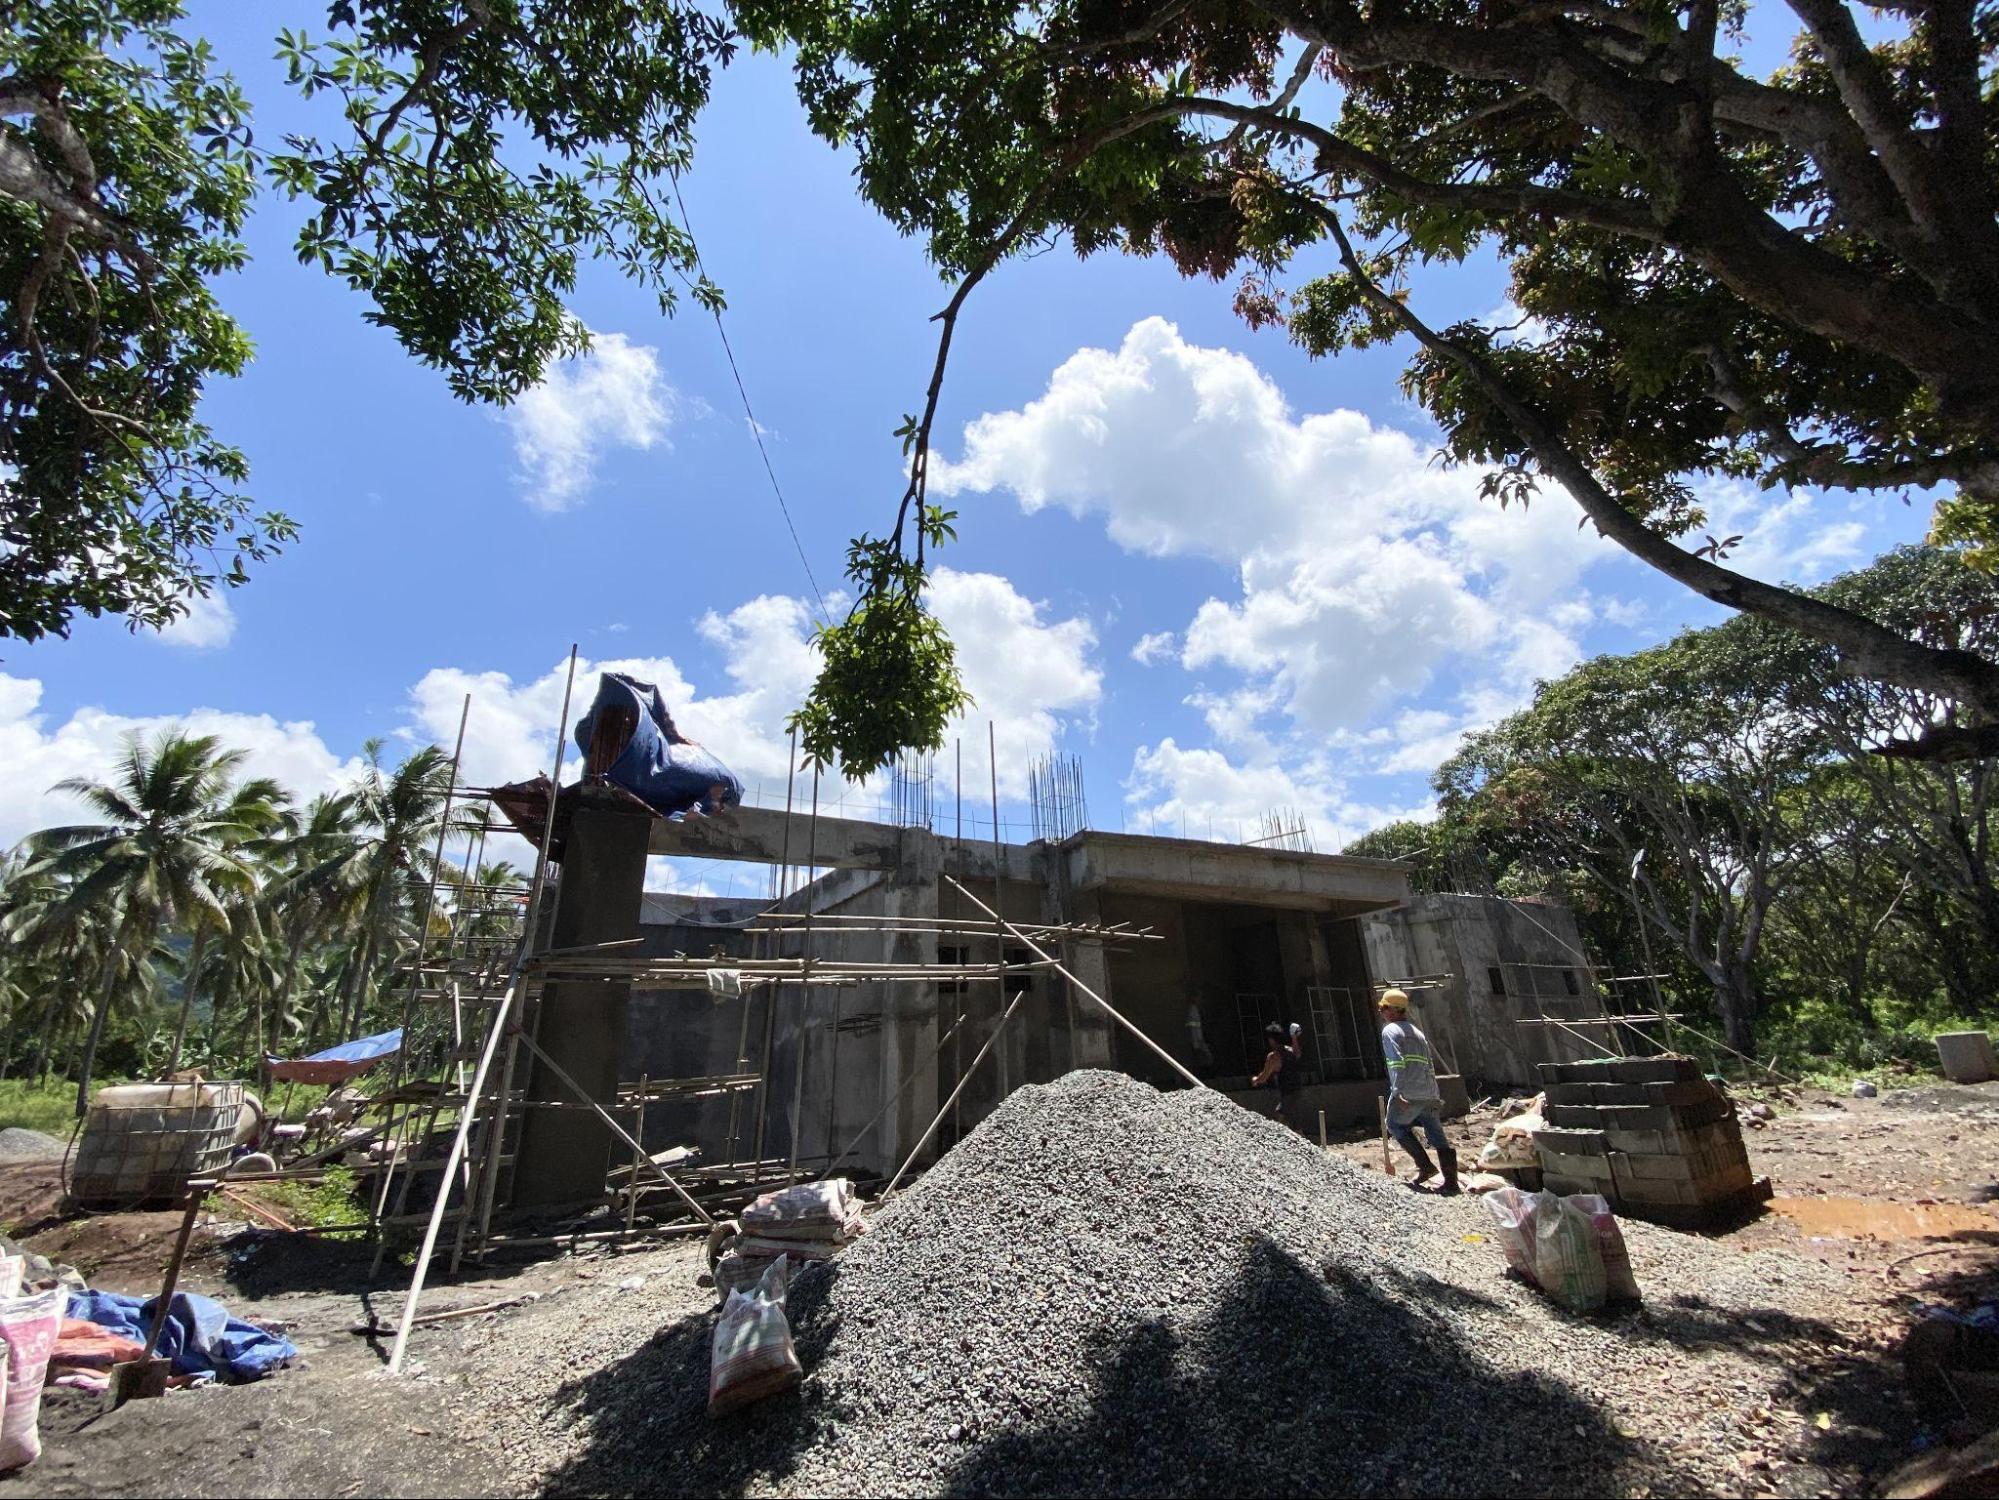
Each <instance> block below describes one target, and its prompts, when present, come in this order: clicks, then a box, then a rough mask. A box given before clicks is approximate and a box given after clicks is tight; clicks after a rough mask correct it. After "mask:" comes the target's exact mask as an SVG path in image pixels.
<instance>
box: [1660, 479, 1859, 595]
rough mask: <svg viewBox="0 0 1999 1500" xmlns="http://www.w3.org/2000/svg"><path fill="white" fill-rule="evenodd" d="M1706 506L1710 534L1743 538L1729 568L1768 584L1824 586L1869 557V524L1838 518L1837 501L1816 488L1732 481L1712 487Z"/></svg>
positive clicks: (1691, 541)
mask: <svg viewBox="0 0 1999 1500" xmlns="http://www.w3.org/2000/svg"><path fill="white" fill-rule="evenodd" d="M1701 502H1702V504H1703V505H1704V506H1705V508H1706V510H1707V513H1708V525H1707V527H1706V531H1707V532H1708V533H1710V534H1712V535H1713V536H1715V537H1717V538H1722V539H1726V538H1728V537H1731V536H1737V535H1739V536H1741V538H1742V541H1741V542H1740V543H1739V544H1738V545H1737V546H1736V547H1735V548H1733V549H1732V550H1731V551H1730V553H1729V555H1728V556H1727V558H1725V559H1724V562H1725V564H1726V566H1728V567H1730V568H1732V569H1734V570H1735V571H1736V572H1738V573H1747V574H1748V575H1749V576H1750V577H1752V578H1760V579H1762V580H1763V581H1764V582H1766V583H1794V584H1801V585H1806V586H1809V585H1812V584H1817V583H1822V582H1824V581H1825V579H1826V578H1828V577H1829V576H1831V575H1832V574H1833V573H1836V572H1838V571H1839V570H1840V569H1841V568H1844V567H1850V566H1853V565H1855V564H1857V563H1859V562H1861V561H1862V560H1863V559H1864V558H1865V556H1866V548H1865V545H1864V542H1865V539H1866V535H1867V528H1866V526H1864V525H1863V524H1862V523H1861V522H1859V521H1855V520H1851V519H1848V520H1839V519H1835V517H1834V516H1833V515H1832V514H1831V512H1832V511H1833V508H1834V502H1832V501H1831V500H1828V499H1827V498H1826V497H1825V496H1824V495H1821V494H1819V493H1818V492H1817V491H1814V490H1792V491H1790V492H1788V493H1786V494H1783V495H1779V494H1777V493H1776V492H1774V491H1770V490H1760V489H1757V488H1756V487H1755V486H1754V485H1751V484H1748V483H1746V482H1744V481H1742V480H1739V479H1732V480H1725V481H1721V482H1718V483H1715V484H1712V485H1710V486H1708V487H1706V488H1705V489H1704V490H1703V491H1702V492H1701ZM1700 540H1705V537H1702V538H1700V539H1698V540H1696V539H1692V538H1683V539H1682V545H1698V542H1699V541H1700Z"/></svg>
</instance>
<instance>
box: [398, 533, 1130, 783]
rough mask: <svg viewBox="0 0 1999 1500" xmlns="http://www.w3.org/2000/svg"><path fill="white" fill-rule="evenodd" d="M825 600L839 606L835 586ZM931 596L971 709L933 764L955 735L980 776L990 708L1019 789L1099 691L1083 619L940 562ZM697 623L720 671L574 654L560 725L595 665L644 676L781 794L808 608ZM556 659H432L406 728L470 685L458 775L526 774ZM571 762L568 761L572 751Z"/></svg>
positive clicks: (782, 606)
mask: <svg viewBox="0 0 1999 1500" xmlns="http://www.w3.org/2000/svg"><path fill="white" fill-rule="evenodd" d="M830 602H831V604H832V607H833V608H835V609H839V608H840V607H841V603H842V601H840V600H839V599H837V598H835V599H833V600H832V601H830ZM930 603H931V607H932V608H933V609H934V610H935V611H936V613H937V616H938V618H939V619H940V620H942V621H943V623H944V625H945V628H946V629H948V630H949V631H950V632H951V635H952V639H953V640H954V641H955V642H956V643H957V646H958V657H959V666H960V669H961V670H962V672H963V673H964V676H965V683H966V686H967V688H968V689H969V690H970V691H971V693H972V696H973V698H974V699H975V704H974V707H973V708H972V709H971V711H970V712H969V713H968V714H967V715H965V717H964V718H963V719H961V720H960V721H959V722H957V723H955V724H953V725H952V726H951V727H950V728H949V729H947V731H946V735H945V743H946V747H947V748H946V751H945V753H944V755H942V756H940V757H939V765H938V768H937V769H938V773H939V775H940V776H941V777H942V778H943V781H944V784H946V785H948V784H949V779H950V776H951V774H952V772H953V770H954V768H955V765H956V757H955V755H954V754H953V753H952V748H951V747H952V744H953V741H957V742H959V743H961V744H962V746H963V750H964V763H965V779H966V782H967V785H968V786H970V787H975V788H978V789H984V788H985V787H986V786H987V785H988V781H987V769H986V765H987V756H986V721H987V720H988V719H991V720H992V721H993V725H994V732H995V737H996V739H997V740H998V743H999V749H1000V792H1001V795H1002V796H1006V797H1018V796H1020V795H1021V794H1022V793H1023V792H1024V791H1025V790H1026V784H1027V766H1028V763H1029V762H1030V761H1031V760H1032V759H1033V758H1034V757H1035V756H1038V755H1041V754H1045V753H1046V752H1047V751H1048V750H1049V749H1050V748H1051V747H1052V746H1053V745H1054V744H1055V743H1056V742H1057V741H1058V740H1059V739H1060V738H1061V736H1062V735H1063V734H1065V733H1066V732H1068V731H1069V730H1070V728H1071V727H1072V726H1082V725H1086V724H1087V723H1088V719H1089V714H1090V712H1091V711H1092V710H1093V709H1094V707H1095V705H1096V703H1097V702H1098V700H1099V699H1100V698H1101V696H1102V693H1103V674H1102V671H1101V670H1100V669H1099V668H1098V667H1097V666H1096V664H1095V662H1094V659H1093V652H1094V649H1095V645H1096V635H1095V632H1094V630H1093V629H1092V628H1091V626H1090V624H1089V622H1088V621H1087V620H1083V619H1067V620H1055V619H1050V618H1048V614H1047V610H1046V607H1045V606H1044V605H1040V604H1037V603H1035V602H1034V601H1033V600H1030V599H1028V598H1026V597H1025V596H1023V595H1022V594H1021V593H1019V591H1018V590H1016V589H1015V588H1014V586H1013V585H1012V583H1010V582H1009V581H1008V580H1007V579H1005V578H1002V577H1000V576H999V575H997V574H993V573H964V572H959V571H957V570H955V569H951V568H940V569H939V570H938V571H937V572H936V574H934V575H933V577H932V580H931V595H930ZM697 629H698V631H699V633H700V635H701V636H702V638H703V639H704V640H706V641H707V642H708V643H709V644H710V645H711V646H713V647H714V648H715V649H716V650H717V652H718V654H719V655H720V657H721V661H722V671H723V676H724V678H725V679H726V682H725V683H720V684H710V685H709V687H708V690H706V691H704V690H703V688H702V687H701V686H699V685H697V683H696V682H695V681H693V680H692V679H691V678H690V677H689V675H688V673H687V671H686V670H684V669H683V667H682V665H681V663H680V662H679V661H678V660H677V659H676V658H673V657H667V656H657V657H641V656H632V657H622V658H617V659H612V660H602V661H598V660H582V659H579V661H578V664H577V697H578V700H579V701H578V702H577V703H576V704H575V705H573V706H572V708H571V710H570V722H571V725H572V727H573V725H574V722H575V719H576V717H577V715H579V714H580V713H581V712H582V710H583V708H584V707H585V706H587V699H588V695H589V694H590V693H591V692H592V691H594V689H595V685H596V674H597V673H598V672H600V671H614V672H625V673H628V674H629V675H631V676H633V677H637V678H639V679H640V680H642V681H645V682H651V683H655V684H657V685H658V687H659V690H660V692H661V694H662V695H663V696H664V697H665V699H666V702H667V705H668V707H669V708H670V709H671V710H672V712H673V716H674V722H675V723H676V724H677V725H678V726H679V728H680V730H681V732H682V733H684V734H686V735H688V736H689V737H690V738H692V739H695V740H698V741H700V742H701V743H702V744H703V745H706V746H707V747H708V748H709V749H711V750H713V751H714V752H715V754H716V755H718V756H720V757H721V759H722V760H723V762H724V763H725V764H727V765H728V766H729V767H730V768H731V769H732V770H734V771H735V773H736V774H737V775H738V776H740V777H741V778H742V780H743V783H744V786H745V788H746V789H747V791H748V793H749V795H750V796H751V797H752V798H756V797H758V795H759V790H760V789H761V800H763V801H764V802H766V803H771V804H776V805H781V804H782V802H783V797H784V780H785V758H786V754H787V749H788V744H789V738H788V735H787V733H786V731H785V728H784V721H785V719H786V718H787V717H789V715H790V714H791V712H792V710H793V709H795V708H796V707H797V706H798V705H799V703H800V702H801V701H803V699H804V697H805V695H806V693H807V692H808V691H809V690H810V688H811V686H812V680H813V678H814V677H815V676H816V675H817V673H818V658H817V656H816V655H815V654H814V653H813V651H812V648H811V644H810V636H811V630H812V616H811V613H810V611H809V610H808V609H807V607H806V605H805V604H804V603H803V602H802V601H801V600H798V599H794V598H790V597H788V596H784V595H776V594H767V595H762V596H759V597H758V598H755V599H751V600H749V601H748V602H746V603H744V604H740V605H738V606H737V607H736V608H734V609H732V610H729V611H727V612H726V613H723V612H720V611H711V612H710V613H709V614H707V615H705V616H703V617H702V619H701V620H700V622H699V623H698V626H697ZM567 669H568V664H567V662H566V660H565V661H562V662H557V663H555V664H553V665H551V666H550V668H549V669H548V670H547V671H546V672H543V673H542V674H540V675H539V676H537V677H533V678H530V679H527V680H525V681H521V682H516V681H515V680H514V679H513V678H512V677H511V676H509V675H508V674H506V673H503V672H494V671H485V672H474V671H468V670H466V669H464V668H458V667H440V668H437V669H434V670H433V671H431V672H428V673H426V674H425V675H424V677H423V679H422V680H421V681H419V682H418V683H417V684H416V686H415V687H414V688H413V689H412V690H411V704H412V710H413V724H412V729H411V733H412V734H413V735H414V736H416V737H420V738H424V739H431V740H436V741H439V742H440V743H443V744H446V745H449V744H450V743H451V742H452V737H453V736H454V735H455V734H456V733H457V729H458V716H459V712H460V709H461V707H462V706H463V703H464V699H465V695H466V694H467V693H468V692H469V693H470V694H471V695H472V710H471V717H470V719H469V721H468V724H467V728H466V736H465V767H466V775H467V777H468V778H469V779H470V780H472V781H473V782H474V783H476V784H479V785H490V784H492V783H493V782H496V781H511V780H515V779H518V778H520V777H523V776H528V775H532V774H533V772H534V771H535V770H536V769H537V768H545V767H546V766H548V765H549V764H550V761H551V758H552V755H553V751H554V745H555V727H556V719H557V717H558V716H559V714H560V712H561V708H562V686H563V678H564V674H565V673H566V671H567ZM717 689H719V690H717ZM569 763H570V764H571V765H572V766H573V765H574V763H575V757H574V755H573V754H571V755H570V756H569ZM572 774H573V773H572ZM879 791H880V788H879V787H876V786H873V785H872V784H870V785H868V786H864V787H861V788H857V789H856V788H849V787H848V786H847V784H846V783H845V782H844V781H843V780H842V779H840V778H838V777H835V778H832V779H829V780H828V781H826V782H825V783H824V784H823V785H822V788H821V799H822V806H827V807H832V808H836V809H841V810H844V811H845V812H847V814H848V815H850V816H862V817H872V816H874V815H875V813H876V811H877V807H876V801H877V798H878V795H879ZM849 804H851V805H849Z"/></svg>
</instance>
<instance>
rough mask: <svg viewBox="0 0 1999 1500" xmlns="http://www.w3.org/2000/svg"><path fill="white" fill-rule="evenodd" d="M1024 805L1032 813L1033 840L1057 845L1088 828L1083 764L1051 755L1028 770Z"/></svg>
mask: <svg viewBox="0 0 1999 1500" xmlns="http://www.w3.org/2000/svg"><path fill="white" fill-rule="evenodd" d="M1027 802H1028V806H1029V807H1030V808H1031V809H1032V810H1033V816H1034V836H1035V838H1037V839H1045V840H1047V841H1048V842H1050V843H1057V844H1059V843H1060V842H1062V840H1063V839H1066V838H1068V837H1069V836H1070V835H1072V834H1077V833H1081V832H1082V831H1083V830H1084V829H1085V828H1088V827H1089V826H1090V809H1089V804H1088V803H1087V802H1086V801H1085V800H1084V797H1083V762H1082V761H1081V760H1079V759H1078V758H1077V757H1075V756H1073V755H1057V754H1056V753H1055V752H1054V751H1052V750H1051V751H1049V752H1048V754H1046V755H1044V756H1042V757H1041V759H1039V760H1037V761H1036V762H1034V764H1033V765H1031V766H1029V767H1028V768H1027Z"/></svg>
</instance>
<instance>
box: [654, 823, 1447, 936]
mask: <svg viewBox="0 0 1999 1500" xmlns="http://www.w3.org/2000/svg"><path fill="white" fill-rule="evenodd" d="M919 843H928V844H929V845H930V846H931V848H932V849H934V851H935V855H936V857H937V859H938V864H939V867H940V868H941V869H942V871H943V872H944V873H946V874H951V875H956V876H958V877H959V878H961V879H965V878H973V877H978V878H986V879H990V878H991V877H992V874H993V868H994V854H995V849H994V846H993V845H992V844H991V843H990V842H984V843H981V842H975V841H973V840H969V839H968V840H965V841H964V842H963V843H962V844H961V843H959V842H958V841H956V840H954V839H950V838H943V837H938V836H936V835H933V834H931V833H929V832H927V831H925V830H924V829H921V828H899V827H896V826H894V825H893V824H887V823H871V822H867V821H864V820H862V819H857V818H835V817H829V816H826V815H824V814H822V815H821V816H820V817H819V818H818V819H817V822H816V826H815V824H814V821H813V820H812V819H811V818H809V817H808V816H805V815H801V814H799V813H793V814H792V815H791V817H790V820H789V828H788V829H787V820H786V817H785V814H784V813H783V812H782V811H780V810H776V809H772V808H766V807H739V808H733V809H731V810H730V811H728V812H726V813H722V814H719V815H717V816H715V817H709V818H688V819H686V820H685V821H682V822H678V823H674V822H668V821H666V820H665V819H661V820H659V821H658V822H656V823H654V824H653V827H652V835H651V844H650V847H651V850H652V852H653V853H654V854H670V855H681V856H687V857H692V858H701V859H742V860H755V861H757V862H759V863H763V864H780V863H785V862H788V863H790V864H792V865H794V866H801V865H805V864H808V863H810V864H813V865H816V866H818V867H819V868H821V869H839V870H893V869H896V868H898V867H899V866H901V865H902V864H903V863H904V862H905V861H906V860H907V859H909V858H911V857H914V856H916V854H917V848H918V845H919ZM808 844H809V845H810V846H811V847H810V848H809V849H808V847H807V846H808ZM925 852H928V851H925ZM997 852H998V854H999V859H1000V863H1001V864H1002V865H1003V866H1004V870H1005V873H1006V875H1007V876H1008V877H1009V878H1011V879H1034V878H1044V877H1042V875H1041V872H1042V871H1043V870H1044V869H1045V861H1047V860H1050V859H1059V860H1062V861H1065V862H1066V867H1067V868H1066V873H1067V876H1068V880H1069V883H1070V886H1071V888H1073V889H1076V890H1108V891H1126V892H1131V893H1133V894H1143V895H1155V896H1164V897H1169V898H1172V899H1175V900H1181V901H1214V902H1236V903H1240V904H1243V905H1251V906H1280V907H1294V908H1299V909H1304V910H1314V911H1330V912H1334V913H1337V914H1339V915H1343V916H1357V915H1360V914H1361V913H1363V912H1370V911H1384V910H1387V909H1389V908H1391V907H1396V906H1400V905H1402V904H1403V903H1405V902H1406V901H1407V900H1408V899H1409V872H1408V868H1407V866H1405V865H1402V864H1400V863H1398V862H1396V861H1394V860H1385V859H1356V858H1349V857H1347V856H1345V855H1338V854H1307V853H1302V852H1300V851H1298V850H1293V849H1270V848H1263V847H1260V846H1257V845H1253V844H1217V843H1208V842H1204V841H1202V840H1199V839H1176V838H1161V837H1158V836H1156V835H1152V834H1135V833H1107V832H1103V831H1100V830H1096V829H1090V830H1086V831H1084V832H1082V833H1078V834H1074V835H1072V836H1071V837H1070V838H1068V839H1066V840H1064V841H1063V842H1062V843H1061V844H1059V845H1050V844H1046V843H1033V844H1003V845H1000V846H999V848H998V851H997Z"/></svg>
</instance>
